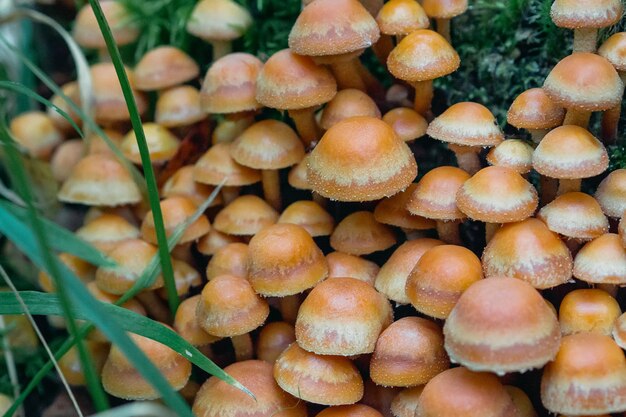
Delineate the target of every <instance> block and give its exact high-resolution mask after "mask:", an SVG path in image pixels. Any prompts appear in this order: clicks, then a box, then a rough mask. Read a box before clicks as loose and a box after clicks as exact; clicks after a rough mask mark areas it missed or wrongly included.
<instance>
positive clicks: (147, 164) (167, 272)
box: [89, 0, 179, 317]
mask: <svg viewBox="0 0 626 417" xmlns="http://www.w3.org/2000/svg"><path fill="white" fill-rule="evenodd" d="M89 3H90V4H91V7H92V8H93V12H94V14H95V16H96V20H97V21H98V26H99V27H100V32H102V35H103V36H104V40H105V41H106V44H107V49H108V50H109V55H110V56H111V61H112V62H113V65H114V66H115V71H116V73H117V77H118V79H119V82H120V85H121V86H122V91H123V92H124V99H125V100H126V105H127V107H128V112H129V113H130V120H131V123H132V125H133V130H134V132H135V137H136V138H137V145H138V147H139V153H140V154H141V165H142V167H143V172H144V175H145V178H146V185H147V186H148V200H149V202H150V208H151V209H152V215H153V217H154V229H155V232H156V237H157V243H158V246H159V255H160V258H161V269H162V271H163V281H164V283H165V289H166V290H167V301H168V304H169V307H170V314H171V315H172V317H173V316H174V314H176V310H177V309H178V304H179V299H178V293H177V291H176V282H175V281H174V268H173V267H172V259H171V258H170V255H169V251H168V250H167V236H166V234H165V226H164V225H163V213H162V212H161V205H160V202H159V188H158V186H157V182H156V177H155V175H154V170H153V168H152V162H151V161H150V153H149V149H148V144H147V142H146V137H145V135H144V132H143V126H142V124H141V118H140V117H139V112H138V111H137V104H136V103H135V97H134V96H133V91H132V89H131V87H130V83H129V81H128V76H127V75H126V71H125V70H124V64H123V63H122V58H121V56H120V51H119V50H118V49H117V45H116V44H115V40H114V39H113V34H112V33H111V28H110V27H109V24H108V22H107V20H106V18H105V17H104V13H103V12H102V8H101V7H100V3H99V2H98V1H97V0H89Z"/></svg>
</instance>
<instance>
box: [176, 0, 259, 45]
mask: <svg viewBox="0 0 626 417" xmlns="http://www.w3.org/2000/svg"><path fill="white" fill-rule="evenodd" d="M251 25H252V16H250V13H249V12H248V10H246V8H244V7H242V6H240V5H239V4H237V3H236V2H234V1H232V0H202V1H200V2H198V3H197V4H196V6H195V7H194V9H193V11H192V12H191V17H190V18H189V20H188V21H187V32H189V33H191V34H192V35H194V36H197V37H199V38H201V39H206V40H209V41H210V40H222V41H231V40H233V39H237V38H239V37H240V36H242V35H243V34H244V33H245V32H246V30H248V27H250V26H251Z"/></svg>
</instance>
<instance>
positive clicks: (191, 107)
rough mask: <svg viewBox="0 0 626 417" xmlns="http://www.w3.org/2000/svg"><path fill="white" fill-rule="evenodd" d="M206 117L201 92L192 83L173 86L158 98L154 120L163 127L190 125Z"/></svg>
mask: <svg viewBox="0 0 626 417" xmlns="http://www.w3.org/2000/svg"><path fill="white" fill-rule="evenodd" d="M206 117H207V114H206V113H205V112H203V111H202V107H201V106H200V92H199V91H198V89H197V88H195V87H192V86H190V85H181V86H178V87H172V88H170V89H168V90H166V91H163V92H162V93H161V94H160V95H159V98H158V99H157V102H156V110H155V113H154V121H155V122H156V123H158V124H160V125H161V126H163V127H168V128H170V127H180V126H189V125H192V124H194V123H196V122H199V121H201V120H204V119H206Z"/></svg>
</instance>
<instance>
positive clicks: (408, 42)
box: [387, 29, 461, 116]
mask: <svg viewBox="0 0 626 417" xmlns="http://www.w3.org/2000/svg"><path fill="white" fill-rule="evenodd" d="M460 63H461V59H460V58H459V55H458V54H457V53H456V51H455V50H454V49H453V48H452V46H450V44H449V43H448V42H447V41H446V40H445V39H444V38H443V37H442V36H441V35H439V34H438V33H437V32H434V31H432V30H428V29H419V30H416V31H415V32H413V33H411V34H410V35H408V36H407V37H405V38H404V39H402V41H401V42H400V43H399V44H398V45H396V47H395V48H394V49H393V51H391V53H390V54H389V58H388V59H387V67H388V68H389V72H391V74H392V75H393V76H394V77H396V78H398V79H400V80H404V81H407V82H409V83H410V84H411V85H412V86H413V88H415V102H414V108H415V111H416V112H418V113H419V114H421V115H422V116H427V115H428V114H429V112H430V103H431V101H432V98H433V80H434V79H435V78H439V77H443V76H445V75H448V74H451V73H453V72H454V71H456V70H457V68H458V67H459V65H460Z"/></svg>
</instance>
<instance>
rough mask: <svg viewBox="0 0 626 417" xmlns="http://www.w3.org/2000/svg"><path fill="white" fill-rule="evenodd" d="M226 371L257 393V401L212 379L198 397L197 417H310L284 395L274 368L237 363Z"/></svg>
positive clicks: (249, 361)
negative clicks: (274, 373)
mask: <svg viewBox="0 0 626 417" xmlns="http://www.w3.org/2000/svg"><path fill="white" fill-rule="evenodd" d="M224 371H225V372H226V373H228V374H229V375H230V376H232V377H233V378H234V379H236V380H237V381H239V382H240V383H241V384H242V385H243V386H245V387H246V388H247V389H248V390H250V391H251V392H252V394H254V398H253V397H251V396H249V395H248V394H247V393H245V392H243V391H241V390H240V389H238V388H236V387H233V386H231V385H230V384H229V383H227V382H224V381H222V380H220V379H218V378H217V377H215V376H214V377H211V378H209V379H208V380H207V381H206V382H205V383H204V384H202V387H200V391H198V394H197V395H196V399H195V400H194V403H193V408H192V411H193V413H194V415H195V416H197V417H222V416H224V414H225V413H226V414H227V415H228V416H230V417H250V416H252V415H254V416H255V417H306V415H307V412H306V406H305V405H304V403H302V402H301V401H300V400H298V399H296V398H294V397H292V396H291V395H289V394H287V393H286V392H284V391H283V390H282V389H280V387H279V386H278V384H276V381H275V380H274V377H273V375H272V365H271V364H269V363H267V362H263V361H258V360H248V361H243V362H237V363H234V364H232V365H229V366H227V367H226V368H224Z"/></svg>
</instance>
